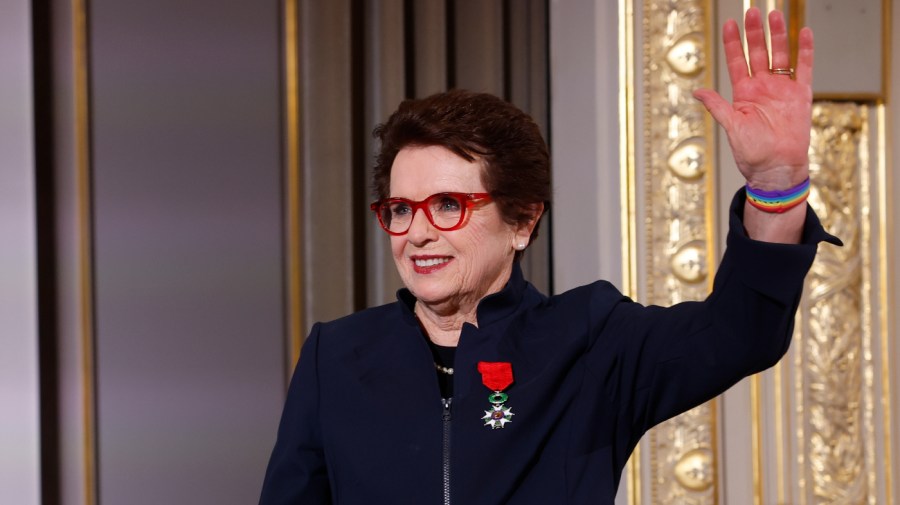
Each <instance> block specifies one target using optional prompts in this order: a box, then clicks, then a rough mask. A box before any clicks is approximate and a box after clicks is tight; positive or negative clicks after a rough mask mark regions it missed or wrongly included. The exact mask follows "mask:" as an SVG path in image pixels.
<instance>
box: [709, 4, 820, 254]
mask: <svg viewBox="0 0 900 505" xmlns="http://www.w3.org/2000/svg"><path fill="white" fill-rule="evenodd" d="M768 21H769V33H770V36H771V43H772V61H771V66H770V62H769V54H768V51H767V50H766V38H765V33H764V32H763V21H762V15H761V14H760V11H759V9H757V8H752V9H750V10H748V11H747V14H746V16H745V18H744V30H745V32H746V34H747V52H748V56H749V58H747V57H745V55H744V48H743V45H742V43H741V35H740V31H739V29H738V25H737V22H735V21H734V20H728V21H727V22H726V23H725V25H724V27H723V29H722V42H723V44H724V46H725V60H726V63H727V65H728V75H729V77H730V79H731V86H732V90H733V99H734V102H733V103H729V102H728V101H727V100H725V99H724V98H722V96H721V95H719V94H718V93H717V92H715V91H713V90H710V89H698V90H696V91H695V92H694V97H695V98H697V99H698V100H700V102H702V103H703V105H704V106H705V107H706V108H707V110H709V112H710V114H712V116H713V118H715V120H716V121H717V122H718V123H719V124H720V125H721V126H722V128H723V129H724V130H725V134H726V135H727V136H728V143H729V144H730V146H731V151H732V154H733V155H734V160H735V163H736V164H737V167H738V170H739V171H740V172H741V174H742V175H743V176H744V178H745V179H746V180H747V183H748V184H749V185H750V186H751V187H753V188H755V189H761V190H783V189H787V188H790V187H793V186H796V185H797V184H800V183H801V182H803V181H804V180H805V179H806V178H807V177H808V176H809V158H808V150H809V132H810V122H811V117H812V69H813V34H812V30H810V29H809V28H803V29H802V30H800V36H799V51H798V56H797V67H796V69H795V78H794V79H792V78H791V77H790V76H788V75H778V74H772V73H770V72H769V69H770V68H789V67H790V66H791V65H790V47H789V43H788V34H787V27H786V26H785V22H784V15H783V14H782V13H781V12H780V11H772V12H771V13H769V20H768ZM748 61H749V69H748V65H747V62H748ZM805 215H806V205H805V204H803V205H798V206H797V207H794V208H793V209H791V210H789V211H787V212H784V213H782V214H770V213H766V212H763V211H760V210H759V209H756V208H755V207H753V206H750V205H747V206H745V210H744V227H745V228H746V230H747V233H748V234H749V235H750V237H751V238H753V239H756V240H764V241H768V242H784V243H797V242H799V240H800V233H801V230H802V226H803V222H804V220H805Z"/></svg>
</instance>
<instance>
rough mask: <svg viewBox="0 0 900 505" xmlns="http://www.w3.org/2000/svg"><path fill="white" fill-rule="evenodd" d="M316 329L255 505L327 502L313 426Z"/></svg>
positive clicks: (304, 353) (321, 458)
mask: <svg viewBox="0 0 900 505" xmlns="http://www.w3.org/2000/svg"><path fill="white" fill-rule="evenodd" d="M319 328H320V326H319V324H318V323H317V324H316V325H315V326H314V327H313V329H312V332H311V333H310V336H309V338H308V339H307V340H306V343H305V344H304V345H303V350H302V352H301V354H300V361H299V362H298V363H297V368H296V370H294V376H293V378H292V379H291V385H290V387H289V389H288V395H287V401H286V402H285V405H284V412H283V413H282V415H281V423H280V425H279V427H278V439H277V441H276V442H275V448H274V449H273V451H272V456H271V458H270V459H269V466H268V468H267V469H266V477H265V480H264V482H263V488H262V496H261V497H260V499H259V503H260V505H288V504H297V505H299V504H303V505H324V504H330V503H331V491H330V487H329V480H328V470H327V467H326V463H325V453H324V449H323V445H322V431H321V426H320V423H319V379H318V367H317V361H318V359H317V358H318V349H319Z"/></svg>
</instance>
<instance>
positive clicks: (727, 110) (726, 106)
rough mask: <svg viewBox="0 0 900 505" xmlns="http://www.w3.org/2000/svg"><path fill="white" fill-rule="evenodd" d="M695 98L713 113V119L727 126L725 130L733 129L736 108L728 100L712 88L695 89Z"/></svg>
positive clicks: (724, 126) (723, 126)
mask: <svg viewBox="0 0 900 505" xmlns="http://www.w3.org/2000/svg"><path fill="white" fill-rule="evenodd" d="M693 94H694V98H696V99H697V100H699V101H700V103H702V104H703V106H704V107H706V110H708V111H709V113H710V114H712V117H713V119H715V120H716V122H717V123H719V124H720V125H722V128H725V131H730V130H731V118H732V115H733V114H734V110H733V109H732V107H731V104H730V103H728V101H727V100H725V99H724V98H722V96H721V95H719V94H718V93H716V92H715V91H713V90H711V89H706V88H700V89H696V90H694V93H693Z"/></svg>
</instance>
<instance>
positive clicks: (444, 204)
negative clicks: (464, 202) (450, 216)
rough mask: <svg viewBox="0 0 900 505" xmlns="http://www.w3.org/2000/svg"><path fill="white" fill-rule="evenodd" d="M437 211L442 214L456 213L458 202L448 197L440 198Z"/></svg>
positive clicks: (458, 207) (458, 206)
mask: <svg viewBox="0 0 900 505" xmlns="http://www.w3.org/2000/svg"><path fill="white" fill-rule="evenodd" d="M438 209H439V210H441V211H443V212H457V211H459V209H460V204H459V200H457V199H456V198H451V197H449V196H446V197H444V198H441V200H440V205H439V206H438Z"/></svg>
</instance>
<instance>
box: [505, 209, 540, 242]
mask: <svg viewBox="0 0 900 505" xmlns="http://www.w3.org/2000/svg"><path fill="white" fill-rule="evenodd" d="M527 212H528V215H529V218H528V220H527V221H523V222H521V223H519V224H518V225H516V235H515V237H513V249H515V250H517V251H523V250H525V248H526V247H528V242H529V241H530V240H531V232H532V231H534V227H535V226H537V223H538V220H539V219H540V218H541V214H543V213H544V204H543V203H533V204H531V205H529V206H528V210H527Z"/></svg>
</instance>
